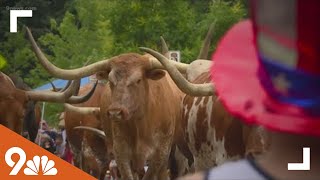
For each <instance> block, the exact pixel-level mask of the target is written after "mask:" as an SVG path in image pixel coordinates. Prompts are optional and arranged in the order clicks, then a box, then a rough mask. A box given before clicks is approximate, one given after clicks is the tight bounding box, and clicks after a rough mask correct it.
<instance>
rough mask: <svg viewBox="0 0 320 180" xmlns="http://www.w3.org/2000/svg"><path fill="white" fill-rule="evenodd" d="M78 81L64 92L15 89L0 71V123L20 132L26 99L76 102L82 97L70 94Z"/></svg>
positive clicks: (77, 84)
mask: <svg viewBox="0 0 320 180" xmlns="http://www.w3.org/2000/svg"><path fill="white" fill-rule="evenodd" d="M79 83H80V81H75V82H73V83H72V85H71V86H70V87H69V88H67V89H66V90H65V91H64V92H61V93H55V92H43V91H40V92H39V91H24V90H20V89H17V88H16V87H15V86H14V84H13V82H12V80H11V79H10V78H9V77H8V76H7V75H5V74H3V73H2V72H0V124H2V125H4V126H6V127H8V128H9V129H11V130H13V131H15V132H16V133H18V134H21V132H22V123H23V121H22V120H23V118H24V115H25V107H26V103H27V102H28V101H30V100H31V101H49V102H58V103H59V102H60V103H61V102H75V100H77V101H78V102H80V101H82V100H84V98H83V97H74V96H72V94H73V92H74V91H75V90H76V88H77V86H79Z"/></svg>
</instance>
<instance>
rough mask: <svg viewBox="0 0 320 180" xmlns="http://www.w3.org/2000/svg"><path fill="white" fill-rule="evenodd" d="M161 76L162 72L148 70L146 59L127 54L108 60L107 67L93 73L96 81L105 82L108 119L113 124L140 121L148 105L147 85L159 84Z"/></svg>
mask: <svg viewBox="0 0 320 180" xmlns="http://www.w3.org/2000/svg"><path fill="white" fill-rule="evenodd" d="M164 75H165V72H164V71H162V70H160V69H151V65H150V62H149V57H148V56H146V55H145V56H142V55H139V54H135V53H128V54H123V55H120V56H117V57H114V58H112V59H111V60H110V64H109V67H108V68H107V69H106V70H105V71H101V72H99V73H97V77H98V78H103V79H107V80H108V81H109V86H110V90H111V96H110V98H111V99H110V105H109V107H108V109H107V116H108V118H109V119H112V120H115V121H126V120H128V119H131V118H141V117H142V116H143V112H144V111H145V106H146V105H147V103H148V102H147V98H146V97H147V96H148V95H147V94H148V93H149V85H148V81H150V80H159V79H161V78H162V77H164Z"/></svg>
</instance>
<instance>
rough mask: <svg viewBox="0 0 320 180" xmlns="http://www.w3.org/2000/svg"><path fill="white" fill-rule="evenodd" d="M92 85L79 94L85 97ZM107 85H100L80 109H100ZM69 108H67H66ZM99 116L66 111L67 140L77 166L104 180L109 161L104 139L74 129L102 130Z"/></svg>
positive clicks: (80, 105)
mask: <svg viewBox="0 0 320 180" xmlns="http://www.w3.org/2000/svg"><path fill="white" fill-rule="evenodd" d="M90 86H91V85H90V84H88V85H85V86H84V87H82V88H81V89H80V92H79V94H80V95H83V94H85V93H87V92H88V91H89V90H90ZM105 86H106V85H105V84H102V83H99V84H98V85H97V87H96V89H95V91H94V93H93V95H92V96H91V98H90V99H89V100H88V101H86V102H84V103H81V104H78V105H77V106H78V107H98V106H99V102H100V99H101V95H102V92H103V90H104V88H105ZM66 107H67V106H66ZM97 115H98V114H91V115H90V114H89V115H88V114H85V115H84V114H83V113H81V112H77V111H72V108H70V107H69V108H68V107H67V108H66V109H65V117H64V119H65V128H66V133H67V139H68V141H69V144H70V147H71V150H72V152H73V155H74V156H73V158H74V162H75V166H77V167H78V168H80V167H81V168H82V169H83V170H84V171H85V172H87V173H89V174H92V176H94V177H96V178H99V179H104V177H105V174H106V171H107V168H108V161H107V157H106V146H105V141H104V139H103V138H101V137H99V136H97V135H95V134H93V133H92V132H88V131H85V132H79V130H76V129H74V128H75V127H77V126H88V127H94V128H98V129H102V125H101V122H100V119H99V116H97Z"/></svg>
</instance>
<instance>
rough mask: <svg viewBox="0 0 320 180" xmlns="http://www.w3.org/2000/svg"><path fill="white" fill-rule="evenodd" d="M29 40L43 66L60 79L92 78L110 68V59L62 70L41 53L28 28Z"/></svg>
mask: <svg viewBox="0 0 320 180" xmlns="http://www.w3.org/2000/svg"><path fill="white" fill-rule="evenodd" d="M26 30H27V35H28V38H29V40H30V42H31V46H32V49H33V51H34V53H35V54H36V56H37V58H38V59H39V61H40V63H41V65H42V66H43V67H44V68H45V69H46V70H47V71H48V72H49V73H50V74H52V75H53V76H55V77H57V78H60V79H67V80H73V79H81V78H82V77H85V76H90V75H92V74H94V73H96V72H98V71H103V70H105V69H107V68H108V66H109V64H110V62H109V59H106V60H102V61H99V62H96V63H94V64H91V65H88V66H85V67H82V68H77V69H72V70H65V69H61V68H59V67H56V66H55V65H53V64H52V63H51V62H50V61H49V60H48V59H47V58H46V56H45V55H44V53H43V52H42V51H41V49H40V48H39V47H38V45H37V43H36V41H35V40H34V38H33V36H32V34H31V31H30V30H29V28H28V27H26Z"/></svg>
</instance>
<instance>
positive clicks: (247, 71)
mask: <svg viewBox="0 0 320 180" xmlns="http://www.w3.org/2000/svg"><path fill="white" fill-rule="evenodd" d="M254 42H255V40H254V34H253V28H252V23H251V21H250V20H246V21H242V22H240V23H238V24H236V25H235V26H234V27H232V28H231V29H230V30H229V31H228V32H227V33H226V35H225V36H224V37H223V38H222V40H221V41H220V43H219V44H218V47H217V50H216V52H215V53H214V54H213V56H212V58H213V60H214V61H215V63H214V65H213V66H212V68H211V75H212V79H213V82H214V85H215V88H216V91H217V94H218V96H219V98H220V100H221V102H222V103H223V105H224V106H225V107H226V109H227V110H228V111H229V112H230V113H231V114H233V115H234V116H235V117H238V118H240V119H241V120H242V121H244V122H246V123H248V124H258V125H262V126H264V127H266V128H268V129H271V130H275V131H281V132H287V133H294V134H303V135H312V136H320V117H313V116H311V115H308V114H307V113H305V112H304V111H303V110H302V109H300V108H299V107H296V106H293V105H290V104H284V103H281V102H278V101H277V100H275V99H273V98H272V97H270V96H269V95H268V94H267V93H266V92H265V91H264V89H263V87H262V86H261V84H260V81H259V79H258V74H257V72H258V68H259V60H258V56H257V51H256V48H255V43H254Z"/></svg>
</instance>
